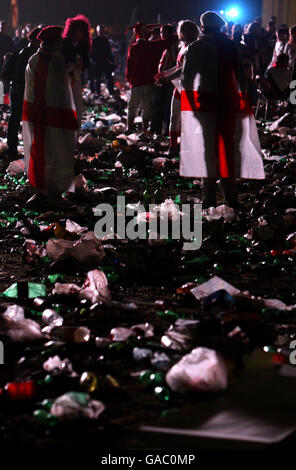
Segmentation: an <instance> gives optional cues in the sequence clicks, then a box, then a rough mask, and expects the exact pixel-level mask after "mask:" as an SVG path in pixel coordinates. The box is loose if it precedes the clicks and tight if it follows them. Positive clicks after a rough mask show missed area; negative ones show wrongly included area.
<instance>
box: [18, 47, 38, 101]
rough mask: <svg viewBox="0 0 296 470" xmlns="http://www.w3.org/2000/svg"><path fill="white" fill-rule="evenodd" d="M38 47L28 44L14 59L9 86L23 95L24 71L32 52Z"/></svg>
mask: <svg viewBox="0 0 296 470" xmlns="http://www.w3.org/2000/svg"><path fill="white" fill-rule="evenodd" d="M37 50H38V48H37V47H35V46H33V45H32V44H29V46H27V47H25V48H24V49H22V50H21V51H20V52H19V54H18V56H17V59H16V63H15V68H14V74H13V80H12V82H11V86H12V88H13V89H15V90H16V91H17V92H18V93H19V94H20V95H22V96H23V95H24V92H25V72H26V67H27V65H28V62H29V59H30V58H31V57H32V55H33V54H35V53H36V52H37Z"/></svg>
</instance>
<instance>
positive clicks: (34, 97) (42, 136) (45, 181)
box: [23, 26, 78, 206]
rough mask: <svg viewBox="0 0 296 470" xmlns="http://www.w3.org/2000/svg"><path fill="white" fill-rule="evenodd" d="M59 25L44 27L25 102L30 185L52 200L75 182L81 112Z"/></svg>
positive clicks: (28, 76)
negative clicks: (75, 96)
mask: <svg viewBox="0 0 296 470" xmlns="http://www.w3.org/2000/svg"><path fill="white" fill-rule="evenodd" d="M62 30H63V28H62V27H60V26H50V27H47V28H44V29H43V30H42V31H41V32H40V33H39V35H38V36H37V39H38V40H40V41H41V43H42V44H41V47H40V49H39V50H38V52H37V53H36V54H34V55H33V56H32V57H31V59H30V60H29V63H28V65H27V68H26V85H25V96H24V105H23V138H24V150H25V166H26V169H27V173H28V178H29V183H30V185H31V186H32V187H33V188H34V189H35V190H36V191H37V193H41V194H44V195H46V198H47V201H48V202H50V203H52V204H53V205H57V206H58V205H59V204H60V202H63V201H62V200H61V199H60V196H61V194H62V193H63V192H64V191H66V190H67V189H68V187H69V185H70V184H71V181H72V178H73V171H74V148H75V132H76V131H77V128H78V123H77V114H76V111H75V105H74V100H73V94H72V89H71V85H70V79H69V73H68V70H67V66H66V62H65V59H64V57H63V55H62V54H61V53H60V50H61V47H62V36H61V34H62Z"/></svg>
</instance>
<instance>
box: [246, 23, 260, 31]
mask: <svg viewBox="0 0 296 470" xmlns="http://www.w3.org/2000/svg"><path fill="white" fill-rule="evenodd" d="M255 32H260V24H259V23H258V22H257V21H254V22H253V23H251V24H250V25H249V27H248V33H249V34H253V33H255Z"/></svg>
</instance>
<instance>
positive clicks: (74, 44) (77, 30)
mask: <svg viewBox="0 0 296 470" xmlns="http://www.w3.org/2000/svg"><path fill="white" fill-rule="evenodd" d="M90 29H91V27H90V22H89V20H88V19H87V18H86V16H84V15H77V16H75V17H74V18H68V19H67V20H66V24H65V29H64V32H63V47H62V54H63V55H64V57H65V59H66V63H67V66H68V70H69V74H70V79H71V86H72V91H73V97H74V102H75V106H76V111H77V117H78V124H79V128H80V126H81V119H82V113H83V101H82V72H83V71H84V70H86V69H87V68H88V67H89V65H90V54H91V50H92V39H91V33H90Z"/></svg>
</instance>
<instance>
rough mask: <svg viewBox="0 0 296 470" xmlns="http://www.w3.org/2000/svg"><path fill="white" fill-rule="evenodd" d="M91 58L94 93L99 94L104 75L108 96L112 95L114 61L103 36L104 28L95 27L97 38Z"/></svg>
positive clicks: (106, 39) (108, 43)
mask: <svg viewBox="0 0 296 470" xmlns="http://www.w3.org/2000/svg"><path fill="white" fill-rule="evenodd" d="M92 58H93V61H94V65H95V80H96V91H97V93H98V95H99V94H100V93H101V81H102V76H103V75H104V76H105V78H106V81H107V87H108V90H109V93H110V95H111V96H112V95H113V93H114V78H113V75H112V74H113V72H114V70H115V60H114V57H113V54H112V51H111V47H110V42H109V40H108V38H107V37H106V36H105V26H104V25H98V26H97V37H96V38H95V39H94V41H93V50H92Z"/></svg>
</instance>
